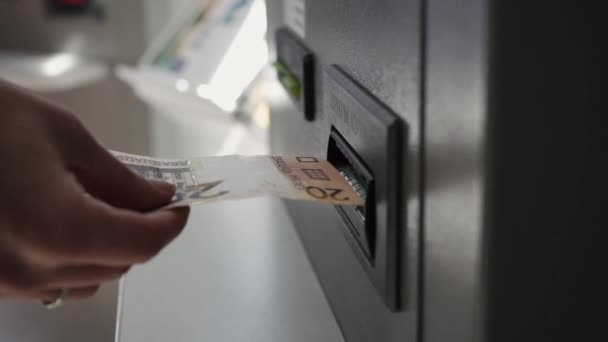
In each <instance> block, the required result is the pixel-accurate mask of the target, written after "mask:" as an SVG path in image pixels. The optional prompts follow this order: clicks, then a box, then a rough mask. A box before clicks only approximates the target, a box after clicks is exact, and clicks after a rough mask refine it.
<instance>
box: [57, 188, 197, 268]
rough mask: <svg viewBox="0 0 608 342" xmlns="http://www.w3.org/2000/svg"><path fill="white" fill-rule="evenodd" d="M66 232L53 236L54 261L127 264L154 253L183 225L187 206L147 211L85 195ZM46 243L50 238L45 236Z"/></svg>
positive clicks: (137, 261)
mask: <svg viewBox="0 0 608 342" xmlns="http://www.w3.org/2000/svg"><path fill="white" fill-rule="evenodd" d="M76 208H77V210H75V211H74V213H73V215H74V216H73V217H72V221H71V222H70V223H68V227H67V229H68V232H69V233H66V234H64V236H63V238H62V239H61V240H55V241H54V242H55V246H53V247H54V251H52V255H47V256H46V257H51V258H54V259H55V260H56V261H57V262H60V263H61V262H65V263H78V264H98V265H105V266H127V265H131V264H134V263H141V262H144V261H147V260H149V259H150V258H152V257H153V256H155V255H156V254H157V253H158V252H159V251H160V250H161V249H162V248H163V247H165V246H166V245H167V244H168V243H169V242H171V241H172V240H173V239H174V238H175V237H176V236H177V235H178V234H179V233H180V232H181V231H182V229H183V228H184V226H185V225H186V222H187V219H188V214H189V209H188V208H178V209H173V210H161V211H154V212H150V213H139V212H134V211H129V210H123V209H117V208H113V207H111V206H108V205H107V204H105V203H103V202H101V201H98V200H96V199H95V198H91V197H87V198H84V199H83V200H82V203H81V205H80V206H78V207H76ZM46 243H49V240H48V239H47V240H46Z"/></svg>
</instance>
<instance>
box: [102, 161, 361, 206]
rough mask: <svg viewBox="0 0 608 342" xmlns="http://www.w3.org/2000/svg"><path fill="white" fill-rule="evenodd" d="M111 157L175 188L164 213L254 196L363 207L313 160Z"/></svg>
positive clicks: (345, 184)
mask: <svg viewBox="0 0 608 342" xmlns="http://www.w3.org/2000/svg"><path fill="white" fill-rule="evenodd" d="M111 152H112V153H113V154H114V156H115V157H116V158H117V159H118V160H120V161H122V162H123V163H125V164H126V165H127V166H128V167H129V168H130V169H131V170H133V171H135V172H136V173H138V174H140V175H141V176H143V177H145V178H147V179H156V180H164V181H166V182H169V183H172V184H174V185H175V186H176V189H177V191H176V193H175V195H174V196H173V198H172V199H171V202H170V203H169V204H168V205H167V206H166V207H165V208H173V207H179V206H187V205H191V204H195V203H206V202H214V201H221V200H230V199H243V198H250V197H258V196H278V197H282V198H288V199H294V200H308V201H315V202H319V203H326V204H337V205H354V206H360V205H363V202H364V201H363V199H362V198H361V197H360V196H359V194H358V193H357V191H356V187H355V188H353V185H352V184H351V183H349V181H348V180H347V179H346V178H345V177H344V176H342V175H341V174H340V172H338V170H336V168H335V167H334V166H333V165H332V164H331V163H329V162H328V161H326V160H323V159H319V158H316V157H306V156H304V157H302V156H294V157H287V156H285V157H284V156H238V155H231V156H216V157H201V158H193V159H158V158H151V157H146V156H139V155H134V154H128V153H123V152H116V151H111Z"/></svg>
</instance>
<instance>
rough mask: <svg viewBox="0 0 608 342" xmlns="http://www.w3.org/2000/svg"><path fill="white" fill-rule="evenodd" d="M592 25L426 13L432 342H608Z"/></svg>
mask: <svg viewBox="0 0 608 342" xmlns="http://www.w3.org/2000/svg"><path fill="white" fill-rule="evenodd" d="M594 11H596V10H595V9H592V8H591V7H588V6H585V5H582V4H580V3H571V4H567V3H566V2H559V3H558V2H555V1H535V2H533V3H531V2H525V1H510V0H493V1H482V0H468V1H461V2H458V3H457V4H456V3H455V2H453V3H452V2H446V1H433V0H430V1H429V2H428V26H427V42H428V43H427V47H428V49H427V59H426V60H427V63H426V70H427V72H426V75H427V77H426V84H427V87H426V88H425V89H426V96H425V98H426V111H425V113H426V136H425V142H426V145H425V148H426V167H425V176H426V177H425V181H426V188H425V216H424V220H425V238H424V245H425V247H424V268H425V269H424V313H423V317H424V318H423V322H424V333H423V336H424V341H491V342H502V341H505V342H506V341H509V342H511V341H526V342H527V341H534V342H536V341H579V340H580V341H605V340H606V336H605V335H606V332H605V329H603V326H602V324H603V316H602V315H598V314H597V312H599V309H600V308H603V307H604V306H605V300H599V298H601V297H602V296H603V292H604V291H605V288H604V289H599V288H598V287H599V286H597V285H596V284H598V283H599V282H598V281H597V278H599V275H597V270H599V269H604V268H605V266H599V265H598V261H599V260H605V258H604V259H602V258H601V257H599V256H598V255H595V254H594V253H596V252H597V251H598V250H599V249H601V248H603V247H600V246H599V244H600V242H598V240H597V239H594V234H597V233H596V232H597V231H599V230H600V226H599V221H596V220H597V218H598V217H599V210H597V208H598V207H599V205H598V204H599V203H597V202H594V200H593V198H598V197H594V193H593V192H594V191H595V190H594V189H595V188H596V186H595V185H596V184H599V183H600V181H599V175H597V174H594V173H593V170H594V167H593V165H594V164H595V163H596V158H597V155H599V153H598V152H597V151H595V150H594V148H597V145H596V146H595V147H594V145H595V144H597V141H599V139H598V138H599V136H600V133H599V129H597V127H599V126H600V125H599V124H598V123H597V121H599V120H597V118H598V116H597V115H596V114H599V111H598V108H597V107H593V105H594V104H596V103H598V102H599V101H597V100H598V99H599V96H598V94H597V93H598V92H597V90H598V89H601V87H603V85H602V86H600V84H599V80H593V79H592V77H593V72H594V70H595V69H594V67H592V65H593V64H592V63H591V59H592V56H593V55H594V54H595V53H597V52H598V51H599V49H600V48H601V47H600V45H598V44H597V42H598V41H600V40H601V38H598V37H594V34H595V35H597V32H599V30H598V29H597V28H592V24H590V23H591V22H593V19H592V16H593V15H592V14H593V12H594ZM596 101H597V102H596ZM594 115H595V116H594ZM596 120H597V121H596ZM598 145H599V144H598ZM595 196H597V194H595ZM594 240H595V242H594ZM600 291H601V292H600ZM600 329H603V330H604V331H601V330H600Z"/></svg>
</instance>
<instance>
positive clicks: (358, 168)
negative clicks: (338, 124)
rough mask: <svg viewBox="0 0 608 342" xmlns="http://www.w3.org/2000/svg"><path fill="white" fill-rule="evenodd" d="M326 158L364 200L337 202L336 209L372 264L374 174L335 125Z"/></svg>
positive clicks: (374, 237) (374, 230)
mask: <svg viewBox="0 0 608 342" xmlns="http://www.w3.org/2000/svg"><path fill="white" fill-rule="evenodd" d="M327 159H328V161H329V162H330V163H332V165H334V167H335V168H336V169H337V170H338V171H339V172H340V174H341V175H342V176H343V177H344V178H345V179H346V180H347V181H348V182H349V183H350V185H351V186H352V187H353V190H354V191H355V192H356V193H357V194H359V196H360V197H361V198H362V199H363V200H364V201H365V204H364V205H363V206H336V210H337V211H338V213H339V214H340V216H341V217H342V220H343V221H344V223H345V224H346V226H347V227H348V228H349V231H350V232H351V234H352V236H353V238H354V239H355V240H356V241H357V245H358V246H359V248H360V249H361V250H362V252H363V254H364V255H365V256H366V257H367V259H368V261H369V262H370V264H372V265H373V261H374V257H375V249H376V248H375V247H376V219H375V214H376V210H375V191H374V190H375V187H374V177H373V174H372V172H371V171H370V169H369V168H368V167H367V166H366V165H365V163H364V162H363V161H362V160H361V158H360V157H359V156H358V154H357V152H356V151H355V150H354V149H353V148H352V147H351V146H350V145H349V144H348V142H347V141H346V139H344V137H343V136H342V135H341V134H340V133H339V132H338V131H337V130H336V129H335V128H332V131H331V134H330V137H329V144H328V150H327Z"/></svg>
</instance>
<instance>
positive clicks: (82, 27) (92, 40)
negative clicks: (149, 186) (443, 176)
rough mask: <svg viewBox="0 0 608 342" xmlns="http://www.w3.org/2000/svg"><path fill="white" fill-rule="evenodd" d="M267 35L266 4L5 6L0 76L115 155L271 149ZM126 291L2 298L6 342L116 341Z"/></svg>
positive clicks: (176, 0)
mask: <svg viewBox="0 0 608 342" xmlns="http://www.w3.org/2000/svg"><path fill="white" fill-rule="evenodd" d="M265 32H266V17H265V8H264V1H261V0H260V1H258V0H254V1H245V0H243V1H234V0H232V1H223V0H222V1H219V0H218V1H213V0H211V1H203V0H197V1H192V0H129V1H123V0H0V79H4V80H7V81H9V82H12V83H15V84H18V85H20V86H22V87H24V88H27V89H30V90H32V91H34V92H36V93H38V94H40V95H42V96H44V97H46V98H49V99H51V100H53V101H55V102H57V103H59V104H61V105H62V106H64V107H66V108H68V109H70V110H72V111H73V113H75V114H76V115H78V116H79V117H80V119H81V120H82V121H83V122H84V123H85V125H86V126H87V127H88V128H89V129H90V130H91V131H92V132H93V134H94V135H95V136H96V137H97V138H98V139H99V140H100V141H101V142H102V143H103V144H104V145H105V146H106V147H107V148H110V149H115V150H120V151H125V152H130V153H136V154H145V155H153V156H161V157H166V158H171V157H185V156H205V155H221V154H234V153H241V154H260V153H264V152H265V151H266V128H267V127H268V124H269V113H268V105H267V104H266V102H265V101H266V100H265V99H264V98H263V97H262V95H261V94H262V93H263V92H262V90H261V89H262V88H263V87H267V86H269V85H268V84H266V82H265V81H264V80H265V77H267V74H268V70H266V68H265V66H266V65H267V60H268V50H267V47H266V44H265V41H264V35H265ZM244 57H247V58H244ZM118 292H119V291H118V284H116V283H115V284H110V285H106V286H104V287H102V289H101V291H100V293H99V294H98V295H97V296H96V297H95V298H94V299H93V300H90V301H86V302H82V303H73V304H70V305H67V306H65V307H63V308H61V309H59V310H57V311H53V312H49V311H47V310H45V309H44V308H43V307H42V305H40V304H39V303H31V302H24V301H14V300H3V301H1V302H0V341H11V342H15V341H16V342H21V341H28V342H36V341H90V342H96V341H112V340H114V333H115V329H116V315H117V303H118Z"/></svg>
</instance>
